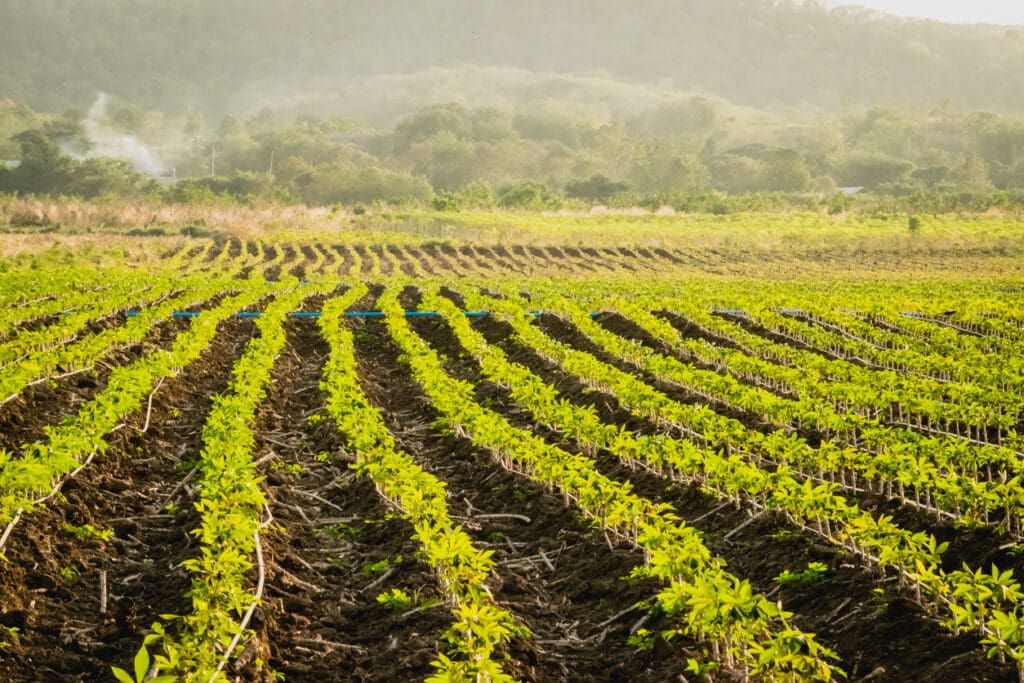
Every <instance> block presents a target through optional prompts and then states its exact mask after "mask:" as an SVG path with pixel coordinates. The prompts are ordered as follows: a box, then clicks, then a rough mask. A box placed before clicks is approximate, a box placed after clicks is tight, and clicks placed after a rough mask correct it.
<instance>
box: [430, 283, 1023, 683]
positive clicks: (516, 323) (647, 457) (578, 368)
mask: <svg viewBox="0 0 1024 683" xmlns="http://www.w3.org/2000/svg"><path fill="white" fill-rule="evenodd" d="M465 299H466V301H467V305H469V306H473V307H481V306H484V305H487V304H490V305H491V306H492V309H493V310H494V311H495V312H497V313H498V314H499V315H501V316H502V318H503V319H505V320H507V321H508V322H509V323H510V324H511V325H512V326H513V328H514V329H515V331H516V333H517V335H518V336H519V338H520V339H521V340H522V341H523V342H524V343H526V344H527V345H529V346H530V347H531V348H534V349H535V350H537V351H538V353H540V354H541V355H543V356H545V357H547V358H548V359H549V360H551V361H552V362H555V363H556V364H558V365H560V366H561V367H563V368H564V369H565V370H566V371H567V372H570V373H572V374H574V375H576V376H577V377H578V378H580V379H581V380H582V381H584V382H586V383H588V384H591V385H592V386H598V387H601V388H604V389H605V390H608V391H610V392H611V393H613V394H614V395H615V396H616V397H617V398H618V399H619V401H620V403H621V404H622V405H623V406H624V407H627V408H629V409H630V410H631V412H634V414H637V415H640V416H643V417H660V418H662V419H666V420H668V421H669V422H670V423H671V422H672V421H673V420H674V419H676V418H675V416H676V414H677V413H678V410H677V409H676V407H675V406H673V405H672V404H673V402H671V401H670V400H669V399H667V397H663V398H661V400H658V395H657V392H655V391H653V390H652V389H650V387H647V385H645V384H643V383H642V382H640V380H638V379H636V378H633V377H631V376H630V375H628V374H626V373H623V372H621V371H619V370H617V369H615V368H613V367H611V366H608V365H606V364H604V363H601V362H599V361H597V360H596V359H594V358H593V357H592V356H590V355H589V354H585V353H583V352H580V351H575V350H573V349H571V348H568V347H566V346H565V345H562V344H559V343H558V342H555V341H554V340H553V339H551V338H550V337H547V335H545V334H544V333H543V332H541V331H540V330H538V329H537V328H536V327H534V326H532V324H531V321H532V317H531V316H529V315H528V314H527V313H526V311H525V310H524V309H523V308H522V306H521V305H520V304H518V303H516V302H515V300H514V299H513V298H512V297H509V298H508V299H506V300H495V299H487V298H484V297H480V296H479V295H478V294H475V293H473V292H469V293H466V294H465ZM430 304H431V305H438V306H439V307H440V308H442V309H443V308H444V304H443V302H438V301H437V300H435V299H431V300H430ZM449 312H450V310H449ZM452 323H454V324H455V325H458V322H457V321H454V320H452ZM460 327H463V328H464V327H465V326H464V325H460ZM453 329H454V328H453ZM481 342H482V339H479V338H478V339H476V340H470V343H469V345H468V347H467V348H469V349H470V351H471V352H472V353H474V355H475V354H476V353H479V352H480V349H481V347H480V343H481ZM488 355H489V356H491V358H492V361H491V362H490V363H489V364H488V367H490V368H491V369H492V371H493V370H494V369H495V363H496V362H498V361H500V358H501V356H500V355H499V352H498V351H488ZM508 372H511V371H508ZM516 375H517V376H516V377H515V379H513V378H512V377H511V376H506V380H505V381H506V382H509V384H511V386H512V387H513V389H512V391H513V395H514V396H518V397H519V400H523V401H524V405H527V406H528V407H530V409H531V411H533V412H534V414H535V415H536V416H537V417H538V419H540V420H542V421H549V422H551V423H553V424H554V425H555V426H557V427H558V428H559V429H561V430H562V431H563V432H564V433H565V434H566V435H567V436H570V437H574V438H576V439H577V440H580V441H585V442H588V443H587V445H588V446H589V447H590V448H592V449H593V448H606V449H608V450H609V451H611V452H612V453H614V454H616V455H618V456H619V457H623V458H626V459H628V460H633V461H639V462H643V463H645V464H646V465H648V466H649V467H650V468H651V469H652V470H653V471H655V472H656V473H658V474H662V473H663V471H662V470H663V468H668V470H669V472H670V473H671V474H672V475H682V477H683V478H684V479H685V480H692V481H697V482H699V483H701V484H702V485H703V486H705V487H706V488H707V489H708V490H709V491H711V492H712V493H714V494H715V495H716V496H718V497H721V498H725V499H728V500H734V501H736V502H740V501H747V502H750V501H754V502H755V503H756V504H757V506H759V507H762V508H769V509H776V510H781V511H783V512H785V513H786V515H787V517H788V518H789V519H790V520H791V522H792V523H794V524H796V525H799V526H801V527H803V528H805V529H808V530H809V531H812V532H814V533H817V534H819V535H822V536H823V537H825V538H827V539H829V540H830V541H832V542H834V543H836V544H838V545H840V546H842V547H843V548H844V549H847V550H848V551H850V552H851V553H854V554H856V555H859V556H861V557H862V558H864V559H866V560H868V561H870V562H871V563H873V564H876V565H878V566H881V567H886V566H891V567H894V568H895V569H897V570H898V572H899V574H900V577H901V578H902V579H903V580H904V581H905V582H906V583H908V584H909V585H910V586H912V587H913V588H914V589H915V590H916V592H917V598H918V601H919V602H924V603H925V604H926V606H930V607H931V608H932V609H937V610H940V611H941V612H942V613H943V616H944V617H945V620H944V621H943V624H944V625H945V626H947V627H948V628H950V629H951V630H953V631H954V632H959V630H960V629H967V630H977V631H978V632H979V633H980V635H981V636H982V638H983V641H984V642H985V643H986V644H987V645H991V646H993V647H996V646H998V647H1002V645H999V643H1003V644H1004V645H1005V646H1006V647H1005V648H1004V649H1003V650H1001V651H1002V652H1004V653H1005V654H1009V655H1011V656H1012V657H1014V659H1016V660H1017V661H1020V660H1021V656H1022V654H1024V639H1022V638H1020V637H1019V636H1017V635H1015V634H1013V633H1011V632H1009V631H1007V630H1006V629H1004V628H1000V629H993V628H990V627H991V624H992V623H999V624H1005V623H1008V620H1012V619H1016V618H1017V617H1018V616H1019V613H1020V609H1021V605H1020V604H1019V602H1020V600H1021V598H1022V597H1024V593H1022V592H1021V590H1020V585H1019V583H1018V582H1017V581H1016V580H1015V579H1014V577H1013V572H1012V571H1006V572H1002V571H999V570H998V569H996V568H995V567H993V569H992V572H991V573H986V572H984V571H982V570H974V569H972V568H970V567H968V566H967V565H964V567H963V569H961V570H957V571H953V572H945V571H944V570H943V569H942V558H941V555H942V553H943V552H944V550H945V547H946V544H940V543H938V542H937V541H936V539H935V537H934V536H932V535H930V534H926V533H923V532H918V533H911V532H909V531H906V530H904V529H901V528H899V527H898V526H896V525H894V524H893V523H892V518H891V517H889V516H885V515H883V516H880V517H878V518H874V517H872V516H871V515H869V514H867V513H865V512H864V511H863V510H861V509H859V508H858V507H857V505H855V504H853V503H851V502H849V501H848V500H846V499H844V498H843V497H841V496H839V495H837V494H836V489H837V488H838V487H837V486H836V485H835V484H832V483H821V484H814V483H813V482H812V481H811V479H809V478H805V479H804V480H803V481H802V482H801V481H800V480H799V479H798V478H797V477H794V476H793V474H792V469H791V468H790V467H789V466H788V465H787V464H786V463H785V462H781V464H780V458H779V457H778V456H777V455H776V454H774V453H773V452H772V451H771V450H769V451H768V457H767V459H766V461H767V464H769V465H770V469H768V470H765V469H761V468H760V467H757V466H756V465H754V464H752V463H751V462H750V461H749V459H748V458H746V457H743V455H742V454H741V453H740V452H733V453H732V454H731V455H725V454H720V453H716V452H715V451H713V450H710V449H709V448H708V446H710V445H714V444H707V443H705V444H703V447H698V446H695V445H694V444H693V443H690V442H687V441H680V440H676V439H670V438H667V437H663V436H659V437H640V436H638V437H634V436H632V435H629V434H628V433H626V432H625V431H624V430H622V429H621V428H616V427H613V426H610V425H604V424H601V423H600V422H599V420H597V419H596V416H595V415H594V413H593V412H592V411H589V410H582V409H579V408H576V407H575V406H572V405H571V404H569V403H568V402H565V401H560V400H558V398H557V395H556V394H555V393H554V392H553V390H551V389H545V388H544V385H543V383H542V382H539V381H538V379H539V378H536V377H534V379H533V380H529V379H528V377H527V375H528V372H527V371H525V368H523V369H521V370H519V371H518V372H517V373H516ZM528 383H529V384H528ZM528 385H532V390H533V391H528V390H526V387H527V386H528ZM520 387H521V388H520ZM533 392H536V393H538V394H546V395H547V398H546V399H545V400H534V399H533V397H532V396H531V394H532V393H533ZM677 405H678V404H677ZM679 407H680V408H684V409H685V408H686V407H685V406H679ZM997 649H998V648H997ZM1022 675H1024V674H1022Z"/></svg>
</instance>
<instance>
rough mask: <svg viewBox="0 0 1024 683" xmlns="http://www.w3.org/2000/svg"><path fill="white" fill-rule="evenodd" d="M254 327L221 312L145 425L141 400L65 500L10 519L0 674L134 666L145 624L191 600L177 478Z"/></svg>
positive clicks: (184, 500) (185, 514)
mask: <svg viewBox="0 0 1024 683" xmlns="http://www.w3.org/2000/svg"><path fill="white" fill-rule="evenodd" d="M251 329H252V323H251V322H250V321H245V320H242V319H229V320H228V321H225V322H224V323H222V325H221V329H220V330H219V334H218V336H217V337H216V338H215V340H214V342H213V344H212V346H211V348H210V349H209V350H208V351H207V352H206V353H205V354H204V355H203V357H201V358H200V359H199V360H197V361H195V362H194V363H192V364H191V365H190V366H189V367H187V368H186V369H185V370H184V371H183V372H182V374H181V375H179V376H178V377H176V378H174V379H171V380H168V381H166V382H164V383H163V385H162V386H161V387H160V389H159V390H158V391H157V392H156V394H155V395H154V399H153V409H152V414H151V415H150V424H149V428H148V430H147V431H146V432H145V433H141V429H142V428H143V426H144V425H145V418H146V415H145V411H143V412H141V413H140V414H137V415H135V416H133V417H132V418H131V419H130V420H128V422H127V424H126V425H125V428H124V429H121V430H119V431H117V432H116V433H115V434H114V435H113V436H112V437H111V438H110V440H109V441H110V444H111V445H110V448H109V450H108V451H107V453H106V454H105V455H104V456H102V457H99V458H97V459H96V460H95V461H94V462H93V464H92V465H90V466H89V467H87V468H86V469H85V470H83V471H82V472H81V473H80V474H79V475H78V476H77V477H76V478H75V479H71V480H69V481H68V482H67V483H66V484H65V485H64V487H63V491H62V492H63V494H64V496H65V497H66V500H65V501H62V502H58V503H55V504H53V505H51V506H48V507H46V508H44V509H40V510H38V511H37V512H35V513H33V514H31V515H29V516H27V517H26V518H25V519H24V520H23V521H22V523H21V524H20V525H19V526H18V527H16V528H15V530H14V533H13V535H12V537H11V540H10V541H9V542H8V545H7V547H6V548H5V553H6V554H7V557H8V559H9V560H10V561H9V562H6V563H0V594H2V595H4V600H3V611H2V615H0V620H2V622H3V623H4V624H5V625H7V626H17V627H18V628H20V629H22V631H23V633H24V637H23V638H21V639H20V641H19V644H18V645H17V646H16V647H12V648H11V649H9V650H7V651H5V652H0V668H3V670H4V673H5V678H4V680H8V681H42V680H45V681H95V680H107V679H109V677H110V668H109V667H110V665H112V664H113V665H119V666H121V667H122V668H125V669H128V670H130V669H131V662H132V658H133V657H134V655H135V652H136V651H137V650H138V648H139V647H140V646H141V644H142V637H143V634H144V633H145V632H146V631H147V630H148V629H149V627H150V625H151V624H153V623H154V622H156V621H158V620H160V615H161V614H183V613H185V612H184V610H187V609H190V604H189V602H188V601H187V600H186V599H185V597H184V595H185V591H186V590H187V589H188V586H189V579H188V577H187V575H186V572H185V571H184V569H182V567H181V561H182V560H183V559H184V558H185V557H186V556H187V555H188V554H190V553H191V552H192V551H191V550H190V548H191V547H192V540H191V538H190V536H189V535H188V532H189V530H190V529H193V528H195V527H196V526H197V524H198V514H197V513H196V512H195V511H194V510H193V509H192V506H191V505H190V503H189V495H190V489H189V488H188V485H187V483H184V482H185V481H186V477H187V475H186V473H187V472H188V470H189V469H190V468H189V466H188V461H189V460H191V459H193V458H194V457H195V456H196V454H197V453H198V452H199V449H200V448H201V440H200V437H201V432H202V425H203V422H204V420H205V417H206V413H207V412H208V410H209V406H210V398H209V397H210V396H212V395H214V394H216V393H218V392H220V391H222V390H223V388H224V387H225V386H226V385H227V381H228V378H229V376H230V371H231V365H232V363H233V361H234V358H236V357H237V356H238V355H239V354H240V352H241V349H242V346H243V345H244V343H245V342H246V340H247V339H248V337H249V335H250V333H251ZM167 505H173V506H174V507H173V508H170V509H168V508H167V507H166V506H167ZM172 512H173V514H172ZM65 524H71V525H74V526H82V525H85V524H90V525H92V526H93V527H94V528H96V529H97V530H112V531H113V532H114V537H113V539H111V540H110V541H108V542H106V543H103V542H101V541H97V540H93V541H82V540H78V539H76V538H75V537H74V536H73V535H72V534H71V533H70V532H69V531H67V530H65ZM103 574H105V575H106V582H107V592H108V604H107V611H106V612H105V613H101V612H100V581H101V576H102V575H103Z"/></svg>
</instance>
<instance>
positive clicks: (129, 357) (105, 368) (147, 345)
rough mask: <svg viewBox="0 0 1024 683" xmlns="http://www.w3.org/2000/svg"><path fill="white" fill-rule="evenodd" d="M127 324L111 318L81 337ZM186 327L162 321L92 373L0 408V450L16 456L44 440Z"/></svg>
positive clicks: (35, 389)
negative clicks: (123, 370)
mask: <svg viewBox="0 0 1024 683" xmlns="http://www.w3.org/2000/svg"><path fill="white" fill-rule="evenodd" d="M124 322H125V318H124V317H123V316H112V317H109V318H106V319H105V320H104V321H102V322H97V323H94V324H92V325H90V326H89V327H88V329H87V330H84V331H83V333H82V336H85V335H87V334H96V333H97V332H101V331H103V330H105V329H112V328H115V327H120V326H121V325H123V324H124ZM187 326H188V322H187V321H186V320H183V319H180V318H168V319H167V320H164V321H160V322H158V323H157V324H156V325H155V326H154V328H153V329H152V330H151V331H150V333H149V334H148V335H147V336H146V337H145V339H143V341H142V342H141V343H139V344H133V345H131V346H128V347H126V348H122V349H119V350H116V351H113V352H111V353H109V354H108V355H107V356H106V357H105V358H104V359H103V360H102V361H101V362H99V363H97V364H96V365H95V366H93V368H92V369H91V370H88V371H84V372H80V373H77V374H74V375H69V376H67V377H63V378H60V379H56V380H49V381H46V382H40V383H38V384H34V385H32V386H29V387H27V388H26V389H25V390H24V391H23V392H22V393H21V394H19V395H18V396H17V397H16V398H14V399H12V400H11V401H9V402H7V403H6V404H4V405H2V406H0V449H5V450H8V451H10V452H17V451H19V450H20V449H21V448H22V447H23V446H24V445H26V444H29V443H33V442H35V441H39V440H41V439H43V438H44V437H45V431H44V428H45V427H47V426H48V425H55V424H60V423H61V422H63V421H64V420H65V419H66V418H69V417H73V416H74V415H75V414H76V413H77V412H78V409H79V408H80V407H81V406H82V404H84V403H86V402H88V401H89V400H91V399H92V397H93V396H95V395H96V394H97V393H99V392H100V391H102V390H103V389H104V388H105V387H106V385H107V380H108V379H109V377H110V373H111V372H112V371H113V369H114V368H116V367H119V366H124V365H130V364H131V363H134V362H135V361H136V360H138V359H139V358H141V357H142V356H143V355H145V354H146V353H148V352H150V351H152V350H153V349H157V348H166V347H168V346H169V345H170V344H171V342H172V340H173V339H174V337H175V336H177V334H178V333H179V332H180V331H181V330H183V329H185V328H187ZM59 371H60V370H59Z"/></svg>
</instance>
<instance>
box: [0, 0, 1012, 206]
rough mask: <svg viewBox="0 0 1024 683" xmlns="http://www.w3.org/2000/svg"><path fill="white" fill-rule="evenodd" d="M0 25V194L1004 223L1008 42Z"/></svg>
mask: <svg viewBox="0 0 1024 683" xmlns="http://www.w3.org/2000/svg"><path fill="white" fill-rule="evenodd" d="M0 24H2V25H4V27H5V31H4V34H5V37H4V40H3V41H0V59H3V63H4V64H5V68H4V69H3V70H2V73H0V96H3V97H6V98H7V99H3V100H0V192H5V193H8V194H18V195H40V196H57V195H65V196H76V197H82V198H87V199H94V200H102V199H109V198H125V199H141V198H146V199H147V200H151V201H159V202H167V203H200V204H207V205H220V206H231V205H235V204H239V203H244V204H249V205H252V204H254V203H273V204H285V205H288V204H298V203H304V204H309V205H322V206H334V205H345V206H348V207H353V206H354V207H357V209H356V210H357V211H362V210H363V209H364V208H372V205H374V204H381V203H387V204H391V205H414V206H419V207H430V208H434V209H437V210H441V211H456V210H462V211H465V210H472V209H491V208H500V209H517V210H534V211H537V210H558V209H569V210H581V209H586V208H589V207H590V206H593V205H605V206H609V207H612V208H628V207H640V208H643V209H647V210H652V211H654V210H658V209H660V208H662V207H671V208H672V209H673V210H676V211H686V212H700V213H718V214H729V213H736V212H745V211H760V212H765V211H779V210H783V209H786V210H792V209H796V210H809V211H817V212H821V213H830V214H834V215H835V214H842V213H845V212H848V211H868V212H890V213H891V212H907V213H912V214H916V213H948V212H958V211H959V212H983V211H988V210H992V209H996V210H1000V211H1012V212H1017V211H1020V209H1021V207H1022V206H1024V191H1022V190H1021V188H1022V187H1024V120H1022V119H1021V116H1022V114H1024V88H1022V87H1020V86H1021V85H1024V83H1022V81H1024V75H1022V72H1021V71H1020V69H1019V68H1018V67H1019V64H1021V63H1024V38H1022V36H1021V31H1019V30H1017V29H1013V28H1009V29H1008V28H1006V27H1001V28H1000V27H993V26H951V25H946V24H941V23H938V22H930V21H920V20H906V19H896V18H892V17H887V16H885V15H881V14H878V13H875V12H871V11H867V10H856V9H836V10H827V9H825V8H824V7H822V6H820V5H818V4H817V3H816V2H800V3H797V2H783V1H772V2H767V1H761V0H732V1H730V2H721V1H714V2H713V1H712V0H686V1H680V2H665V1H664V0H641V1H640V2H639V4H637V3H633V4H632V5H630V7H629V11H628V12H627V11H624V6H623V5H622V3H620V2H612V1H611V0H586V1H584V0H571V1H570V2H565V3H558V4H557V5H551V4H550V3H544V4H542V3H540V2H537V1H535V0H529V1H527V2H522V3H512V4H509V3H497V2H491V1H489V0H485V1H480V0H474V1H473V2H469V0H444V2H440V1H438V2H426V3H413V4H409V3H397V4H396V3H390V4H385V5H381V4H380V3H370V2H365V1H362V0H360V1H357V2H347V3H335V2H328V1H326V0H303V1H301V2H297V3H288V4H287V5H281V4H280V3H270V2H268V1H267V0H245V2H242V1H241V0H226V1H224V2H218V3H212V2H208V1H205V0H188V1H184V2H177V3H158V2H155V1H154V0H133V1H132V2H128V0H103V1H102V2H89V3H66V2H58V1H56V0H40V1H39V2H33V3H20V2H15V1H14V0H0ZM44 29H45V30H44ZM44 54H45V55H46V58H45V59H43V58H40V56H41V55H44ZM99 92H106V93H109V94H110V97H109V98H108V97H107V96H106V95H98V93H99ZM4 160H6V162H5V161H4ZM849 188H864V190H866V192H867V193H866V194H860V193H858V194H852V193H853V190H851V189H849Z"/></svg>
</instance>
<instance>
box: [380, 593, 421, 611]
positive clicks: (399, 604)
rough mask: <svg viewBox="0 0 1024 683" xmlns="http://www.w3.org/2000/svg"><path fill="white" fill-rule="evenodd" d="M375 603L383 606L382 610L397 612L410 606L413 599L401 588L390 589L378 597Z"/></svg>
mask: <svg viewBox="0 0 1024 683" xmlns="http://www.w3.org/2000/svg"><path fill="white" fill-rule="evenodd" d="M377 602H379V603H380V604H382V605H384V609H389V610H394V611H398V610H403V609H405V608H407V607H408V606H409V605H411V604H412V603H413V599H412V597H410V596H409V594H408V593H406V592H405V591H404V590H402V589H401V588H392V589H391V590H389V591H384V592H383V593H381V594H380V595H378V596H377Z"/></svg>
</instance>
